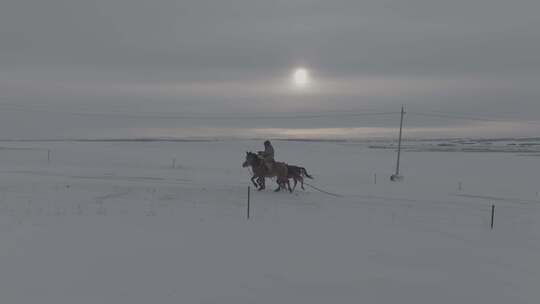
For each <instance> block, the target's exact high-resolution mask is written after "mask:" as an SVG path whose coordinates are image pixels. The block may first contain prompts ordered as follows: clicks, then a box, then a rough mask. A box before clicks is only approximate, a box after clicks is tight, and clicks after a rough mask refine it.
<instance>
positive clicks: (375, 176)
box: [373, 173, 377, 185]
mask: <svg viewBox="0 0 540 304" xmlns="http://www.w3.org/2000/svg"><path fill="white" fill-rule="evenodd" d="M373 179H374V181H375V185H376V184H377V173H375V174H374V175H373Z"/></svg>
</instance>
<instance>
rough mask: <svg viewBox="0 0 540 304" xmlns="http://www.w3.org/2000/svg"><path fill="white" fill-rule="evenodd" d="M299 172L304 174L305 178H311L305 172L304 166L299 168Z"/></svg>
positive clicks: (311, 177)
mask: <svg viewBox="0 0 540 304" xmlns="http://www.w3.org/2000/svg"><path fill="white" fill-rule="evenodd" d="M300 174H302V175H304V176H305V177H307V178H309V179H313V176H311V175H309V174H308V173H307V170H306V168H304V167H301V168H300Z"/></svg>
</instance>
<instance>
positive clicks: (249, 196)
mask: <svg viewBox="0 0 540 304" xmlns="http://www.w3.org/2000/svg"><path fill="white" fill-rule="evenodd" d="M250 201H251V186H248V197H247V219H248V220H249V207H250V203H251V202H250Z"/></svg>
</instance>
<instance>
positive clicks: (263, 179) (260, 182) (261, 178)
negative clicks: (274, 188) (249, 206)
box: [257, 176, 266, 191]
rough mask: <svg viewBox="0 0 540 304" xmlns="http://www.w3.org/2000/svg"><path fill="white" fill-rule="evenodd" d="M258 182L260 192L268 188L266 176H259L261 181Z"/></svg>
mask: <svg viewBox="0 0 540 304" xmlns="http://www.w3.org/2000/svg"><path fill="white" fill-rule="evenodd" d="M257 182H258V183H259V191H261V190H263V189H265V188H266V185H265V178H264V176H259V179H258V180H257Z"/></svg>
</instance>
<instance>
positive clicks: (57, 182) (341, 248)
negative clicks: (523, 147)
mask: <svg viewBox="0 0 540 304" xmlns="http://www.w3.org/2000/svg"><path fill="white" fill-rule="evenodd" d="M274 145H275V148H276V150H277V158H278V159H279V160H284V161H287V162H289V163H291V164H300V165H303V166H305V167H306V168H307V169H308V172H310V173H311V174H313V175H314V176H315V180H314V181H308V183H310V184H312V185H313V186H315V187H318V188H320V189H322V190H325V191H327V192H330V193H333V194H336V195H337V196H336V195H329V194H325V193H322V192H319V191H317V190H315V189H314V188H309V187H308V188H307V189H306V191H301V190H299V191H296V192H295V193H293V194H289V193H285V192H282V193H273V192H272V191H270V190H268V191H264V192H252V196H251V197H252V201H251V203H252V217H251V219H250V220H247V219H246V199H247V187H248V185H249V183H248V179H249V172H248V171H247V170H246V169H243V168H241V164H242V162H243V158H244V154H245V151H246V150H257V149H260V148H261V143H260V142H258V141H239V140H230V141H210V142H4V143H0V299H1V300H2V301H1V302H2V303H40V304H48V303H51V304H61V303H88V304H95V303H129V304H135V303H145V304H146V303H220V304H222V303H234V304H241V303H310V304H313V303H400V304H408V303H414V304H418V303H438V304H441V303H452V304H453V303H475V304H478V303H490V304H492V303H539V301H540V288H538V287H539V286H540V285H539V283H540V262H539V261H538V259H539V257H540V197H539V196H538V195H539V194H538V191H540V182H539V179H538V172H540V161H539V160H540V159H539V158H538V157H537V155H535V154H523V153H520V154H518V153H485V152H476V153H466V152H455V151H454V152H450V151H448V152H436V153H435V152H430V151H422V152H418V151H420V150H417V151H416V152H412V151H411V152H406V153H404V154H403V159H402V165H403V166H402V172H403V174H404V176H405V180H404V181H403V182H401V183H392V182H390V181H389V180H388V178H389V176H390V174H391V173H392V172H393V169H394V162H395V153H394V151H393V150H391V149H372V148H369V146H370V144H369V143H354V142H292V141H278V142H275V143H274ZM443 147H444V146H443ZM49 150H50V152H51V154H50V155H51V161H50V163H49V162H48V160H47V158H48V151H49ZM173 161H174V163H175V167H174V168H173ZM375 175H376V177H377V183H376V184H375ZM268 183H269V184H271V187H272V188H273V187H274V184H273V183H271V182H270V181H269V182H268ZM492 204H494V205H495V225H494V229H493V230H491V229H490V216H491V214H490V213H491V205H492Z"/></svg>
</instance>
